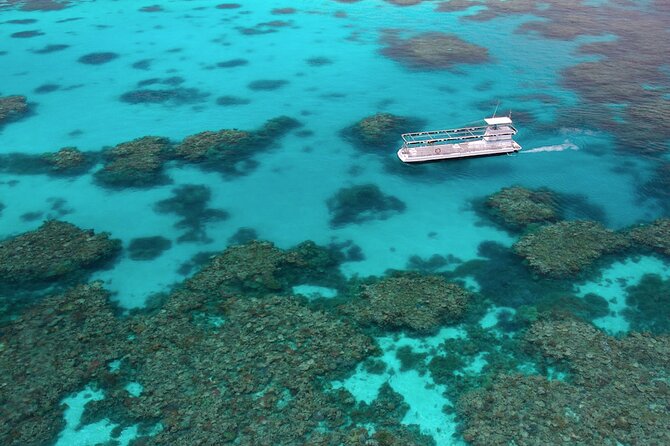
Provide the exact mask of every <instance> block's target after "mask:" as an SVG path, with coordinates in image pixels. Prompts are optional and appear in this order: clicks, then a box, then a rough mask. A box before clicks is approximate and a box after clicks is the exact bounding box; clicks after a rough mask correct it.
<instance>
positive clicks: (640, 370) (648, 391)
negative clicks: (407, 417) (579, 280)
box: [458, 319, 670, 446]
mask: <svg viewBox="0 0 670 446" xmlns="http://www.w3.org/2000/svg"><path fill="white" fill-rule="evenodd" d="M526 341H527V342H528V344H529V345H530V346H532V347H533V348H535V349H537V351H538V352H539V354H540V355H542V356H543V357H544V358H546V361H547V363H548V364H550V365H552V364H555V365H565V366H567V367H568V369H569V370H570V380H569V381H567V382H566V381H559V380H553V381H550V380H547V378H545V377H543V376H523V375H514V374H511V375H509V374H508V375H501V376H499V377H497V378H496V379H495V380H494V382H493V384H492V385H490V386H487V387H486V388H483V389H479V390H476V391H473V392H471V393H468V394H466V395H465V396H464V397H462V398H461V399H460V400H459V403H458V411H459V414H460V416H461V418H462V419H463V421H464V430H463V438H464V439H465V440H466V441H468V442H469V443H470V444H473V445H474V446H478V445H487V446H489V445H508V444H510V442H514V443H515V444H518V445H532V444H556V443H557V442H558V443H569V444H615V443H621V444H636V443H641V444H665V443H667V442H668V441H670V434H669V433H668V430H667V429H665V426H668V425H669V424H670V415H669V413H668V411H667V410H666V405H667V398H668V392H669V391H670V389H669V388H668V384H667V380H666V378H665V377H666V371H667V368H668V366H670V339H669V338H668V337H667V336H665V337H652V336H649V335H642V334H638V333H631V334H630V335H629V336H627V337H625V338H622V339H617V338H613V337H610V336H607V335H606V334H604V333H603V332H601V331H599V330H597V329H596V328H595V327H593V326H591V325H589V324H586V323H583V322H577V321H574V320H570V319H568V320H564V321H538V322H536V323H535V324H534V325H533V326H532V328H531V329H530V330H529V332H528V334H527V335H526Z"/></svg>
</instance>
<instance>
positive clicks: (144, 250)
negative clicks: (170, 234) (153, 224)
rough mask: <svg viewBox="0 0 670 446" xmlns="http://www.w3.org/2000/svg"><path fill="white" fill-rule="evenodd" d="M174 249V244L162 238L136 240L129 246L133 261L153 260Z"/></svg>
mask: <svg viewBox="0 0 670 446" xmlns="http://www.w3.org/2000/svg"><path fill="white" fill-rule="evenodd" d="M171 247H172V242H171V241H170V240H169V239H167V238H165V237H161V236H154V237H139V238H134V239H132V240H131V241H130V244H129V245H128V253H129V254H130V258H131V259H133V260H153V259H156V258H158V257H160V256H161V254H163V252H164V251H167V250H168V249H170V248H171Z"/></svg>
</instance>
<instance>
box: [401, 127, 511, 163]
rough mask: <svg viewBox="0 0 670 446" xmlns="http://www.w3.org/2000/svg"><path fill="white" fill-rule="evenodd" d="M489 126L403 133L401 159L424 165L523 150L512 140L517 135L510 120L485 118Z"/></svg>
mask: <svg viewBox="0 0 670 446" xmlns="http://www.w3.org/2000/svg"><path fill="white" fill-rule="evenodd" d="M484 122H486V125H481V126H476V127H463V128H460V129H449V130H433V131H429V132H415V133H403V135H402V139H403V141H404V143H403V145H402V147H401V148H400V149H399V150H398V158H400V160H401V161H402V162H404V163H423V162H427V161H439V160H445V159H454V158H467V157H471V156H486V155H502V154H511V153H515V152H518V151H519V150H521V146H520V145H519V144H517V143H516V141H514V140H513V139H512V136H514V135H515V134H516V132H517V130H516V128H514V126H513V125H512V119H511V118H509V117H500V118H496V117H493V118H486V119H484Z"/></svg>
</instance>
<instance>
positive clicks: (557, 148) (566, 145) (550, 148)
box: [520, 142, 579, 153]
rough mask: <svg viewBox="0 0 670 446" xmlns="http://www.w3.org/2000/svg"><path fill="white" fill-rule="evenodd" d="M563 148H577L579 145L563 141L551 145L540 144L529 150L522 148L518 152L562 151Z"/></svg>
mask: <svg viewBox="0 0 670 446" xmlns="http://www.w3.org/2000/svg"><path fill="white" fill-rule="evenodd" d="M564 150H579V147H578V146H576V145H575V144H573V143H571V142H565V143H563V144H556V145H553V146H542V147H536V148H534V149H530V150H522V151H521V152H520V153H539V152H562V151H564Z"/></svg>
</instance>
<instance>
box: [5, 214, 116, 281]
mask: <svg viewBox="0 0 670 446" xmlns="http://www.w3.org/2000/svg"><path fill="white" fill-rule="evenodd" d="M120 249H121V242H120V241H119V240H117V239H111V238H110V236H109V234H108V233H106V232H102V233H99V234H95V233H94V232H93V230H82V229H79V228H78V227H77V226H75V225H73V224H71V223H67V222H63V221H58V220H49V221H46V222H44V223H43V224H42V226H40V227H39V228H38V229H36V230H34V231H29V232H25V233H23V234H21V235H19V236H17V237H14V238H10V239H8V240H5V241H3V242H1V243H0V282H4V283H13V284H19V285H31V284H34V283H41V282H51V281H55V280H59V279H61V278H65V277H68V276H74V275H79V274H82V273H84V272H87V271H88V270H89V269H90V268H92V267H94V266H95V265H96V264H99V263H101V262H103V261H105V260H109V259H110V258H112V257H114V256H115V255H116V254H117V253H118V252H119V250H120Z"/></svg>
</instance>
